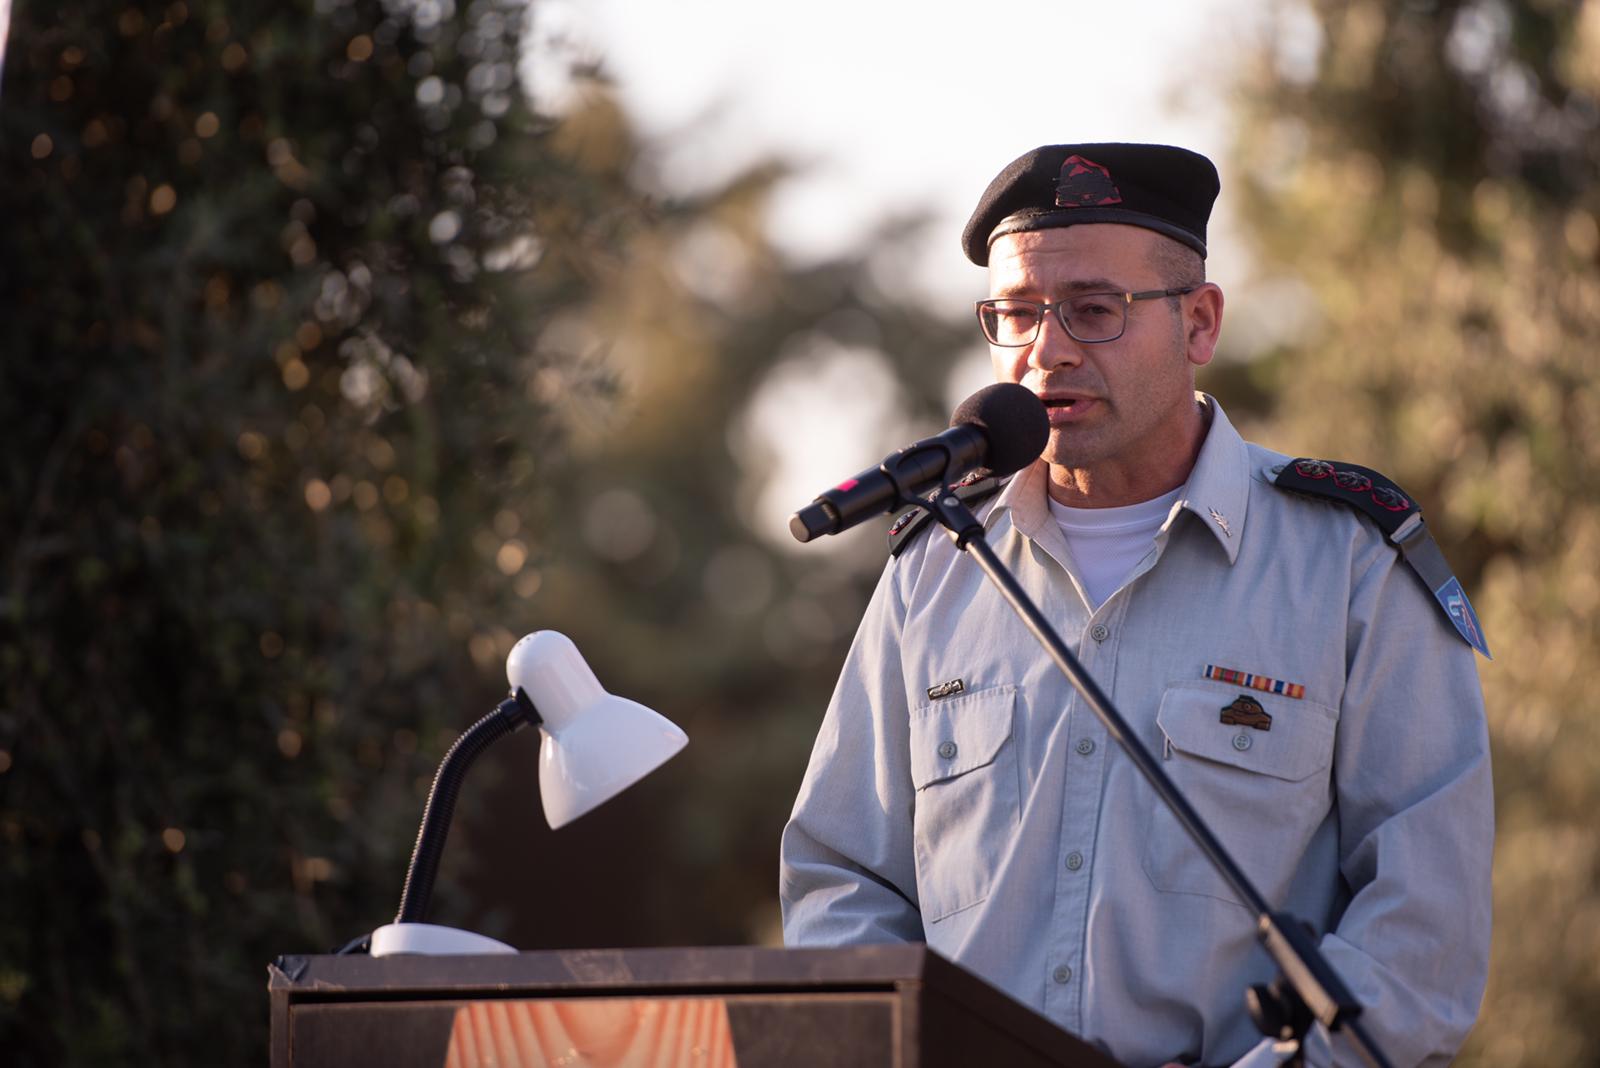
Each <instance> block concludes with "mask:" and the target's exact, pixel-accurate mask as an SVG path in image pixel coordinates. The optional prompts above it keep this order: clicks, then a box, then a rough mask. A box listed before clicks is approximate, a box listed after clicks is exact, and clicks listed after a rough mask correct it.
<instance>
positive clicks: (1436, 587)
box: [1273, 457, 1494, 660]
mask: <svg viewBox="0 0 1600 1068" xmlns="http://www.w3.org/2000/svg"><path fill="white" fill-rule="evenodd" d="M1273 485H1275V486H1278V487H1279V488H1281V489H1287V490H1293V491H1294V492H1296V493H1304V494H1306V495H1307V496H1310V497H1320V498H1322V499H1324V500H1330V501H1338V502H1340V503H1341V504H1347V505H1349V506H1350V507H1352V508H1355V509H1357V510H1359V511H1361V512H1364V513H1366V515H1367V516H1369V517H1370V518H1371V519H1372V521H1373V522H1374V523H1376V524H1378V529H1379V530H1381V531H1383V536H1384V537H1385V538H1387V539H1388V540H1389V543H1390V544H1392V545H1394V546H1395V547H1396V548H1397V549H1399V550H1400V555H1401V556H1403V557H1405V561H1406V563H1408V564H1410V565H1411V567H1412V570H1414V571H1415V572H1416V573H1417V575H1418V576H1419V577H1420V578H1421V579H1422V584H1423V585H1424V586H1426V587H1427V588H1428V592H1429V593H1431V594H1433V599H1434V600H1435V601H1437V602H1438V603H1439V607H1440V608H1441V609H1443V610H1444V614H1445V618H1446V619H1448V620H1449V621H1450V624H1451V625H1452V626H1453V627H1455V629H1456V633H1457V634H1459V635H1461V638H1462V640H1463V641H1465V642H1466V643H1467V644H1468V645H1470V646H1472V647H1473V648H1474V649H1476V650H1478V652H1480V653H1482V654H1483V655H1484V656H1485V657H1488V659H1490V660H1493V659H1494V657H1492V656H1490V655H1489V644H1488V642H1487V641H1486V640H1485V639H1484V636H1483V627H1482V626H1481V625H1480V624H1479V623H1478V614H1477V613H1476V612H1474V611H1473V610H1472V602H1471V601H1468V600H1467V593H1466V590H1464V589H1462V588H1461V580H1460V579H1458V578H1456V577H1455V575H1454V574H1453V573H1452V572H1451V571H1450V565H1449V564H1448V563H1446V562H1445V558H1444V554H1443V553H1442V552H1440V551H1439V543H1438V542H1436V541H1434V540H1433V535H1432V534H1431V533H1429V531H1428V528H1427V526H1425V525H1424V524H1423V522H1422V509H1421V508H1420V507H1418V506H1417V503H1416V502H1415V501H1413V500H1412V499H1411V496H1410V495H1409V494H1407V493H1406V492H1405V491H1404V490H1402V489H1401V488H1400V487H1399V486H1397V485H1395V484H1394V483H1393V482H1391V481H1389V480H1388V479H1387V478H1384V477H1383V476H1382V475H1380V474H1378V472H1376V471H1374V470H1372V469H1371V468H1369V467H1362V466H1360V465H1359V464H1347V463H1344V462H1343V461H1331V460H1311V459H1306V458H1304V457H1302V458H1300V459H1296V460H1290V461H1289V462H1288V463H1286V464H1284V465H1283V467H1282V468H1281V469H1278V472H1277V477H1276V478H1275V479H1273Z"/></svg>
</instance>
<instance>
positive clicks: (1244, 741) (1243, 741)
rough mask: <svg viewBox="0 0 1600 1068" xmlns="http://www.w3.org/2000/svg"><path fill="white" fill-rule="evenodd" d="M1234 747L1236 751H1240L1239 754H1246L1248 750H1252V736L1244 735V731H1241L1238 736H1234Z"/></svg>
mask: <svg viewBox="0 0 1600 1068" xmlns="http://www.w3.org/2000/svg"><path fill="white" fill-rule="evenodd" d="M1233 747H1234V748H1235V749H1237V750H1239V752H1241V753H1242V752H1244V751H1245V750H1246V749H1249V748H1250V736H1249V735H1248V734H1246V733H1244V732H1243V731H1240V732H1239V733H1238V734H1235V735H1234V736H1233Z"/></svg>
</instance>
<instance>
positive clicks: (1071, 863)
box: [1067, 853, 1083, 871]
mask: <svg viewBox="0 0 1600 1068" xmlns="http://www.w3.org/2000/svg"><path fill="white" fill-rule="evenodd" d="M1081 867H1083V854H1082V853H1068V854H1067V870H1068V871H1077V870H1078V869H1079V868H1081Z"/></svg>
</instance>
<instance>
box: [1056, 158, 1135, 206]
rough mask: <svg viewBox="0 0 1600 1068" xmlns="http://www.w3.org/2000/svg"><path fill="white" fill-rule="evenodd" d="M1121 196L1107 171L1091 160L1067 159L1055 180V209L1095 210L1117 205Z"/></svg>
mask: <svg viewBox="0 0 1600 1068" xmlns="http://www.w3.org/2000/svg"><path fill="white" fill-rule="evenodd" d="M1121 203H1122V194H1121V193H1120V192H1118V191H1117V184H1116V183H1115V182H1113V181H1112V180H1111V172H1110V171H1108V170H1106V169H1105V168H1104V167H1102V166H1100V164H1098V163H1096V162H1094V161H1093V160H1089V159H1084V158H1083V157H1082V156H1068V157H1067V158H1066V160H1065V161H1064V162H1063V163H1062V164H1061V177H1060V178H1059V179H1057V180H1056V207H1058V208H1097V207H1103V206H1105V205H1107V204H1121Z"/></svg>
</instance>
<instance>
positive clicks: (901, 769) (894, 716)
mask: <svg viewBox="0 0 1600 1068" xmlns="http://www.w3.org/2000/svg"><path fill="white" fill-rule="evenodd" d="M895 567H896V565H895V563H894V562H891V563H890V565H889V567H888V568H886V569H885V571H884V574H883V577H882V578H881V579H880V580H879V582H878V587H877V589H876V590H875V591H874V593H873V595H872V600H871V602H870V603H869V604H868V606H867V611H866V614H865V616H864V617H863V618H862V621H861V627H860V629H859V630H858V631H857V632H856V637H855V641H854V643H853V644H852V645H851V648H850V654H849V656H848V657H847V658H846V660H845V664H844V670H843V671H842V672H841V674H840V677H839V684H838V686H837V687H836V688H835V690H834V694H833V700H832V701H831V702H829V705H828V711H827V714H826V715H825V716H824V717H823V721H822V727H821V729H820V730H819V731H818V733H817V741H816V745H815V746H814V747H813V749H812V752H811V763H810V765H809V766H808V767H807V769H806V774H805V779H804V781H803V782H802V783H801V786H800V792H799V795H798V796H797V797H796V799H795V804H794V811H793V813H792V815H791V816H790V818H789V823H788V825H787V826H786V827H785V828H784V831H783V840H782V843H781V846H780V871H779V900H780V902H781V904H782V907H783V936H784V942H785V943H786V944H787V945H791V946H838V945H849V944H861V943H873V942H900V941H921V940H922V938H923V932H922V917H921V913H920V912H919V911H918V904H917V891H916V867H915V862H914V860H913V854H912V842H913V836H912V815H913V811H914V802H913V797H914V790H913V787H912V783H911V770H910V766H909V756H908V752H909V749H908V739H907V732H908V709H907V707H906V696H905V683H904V676H903V674H902V672H901V669H900V640H901V635H902V626H903V622H904V605H903V602H902V600H901V599H900V597H899V595H898V592H897V589H896V581H895V579H896V574H895Z"/></svg>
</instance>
